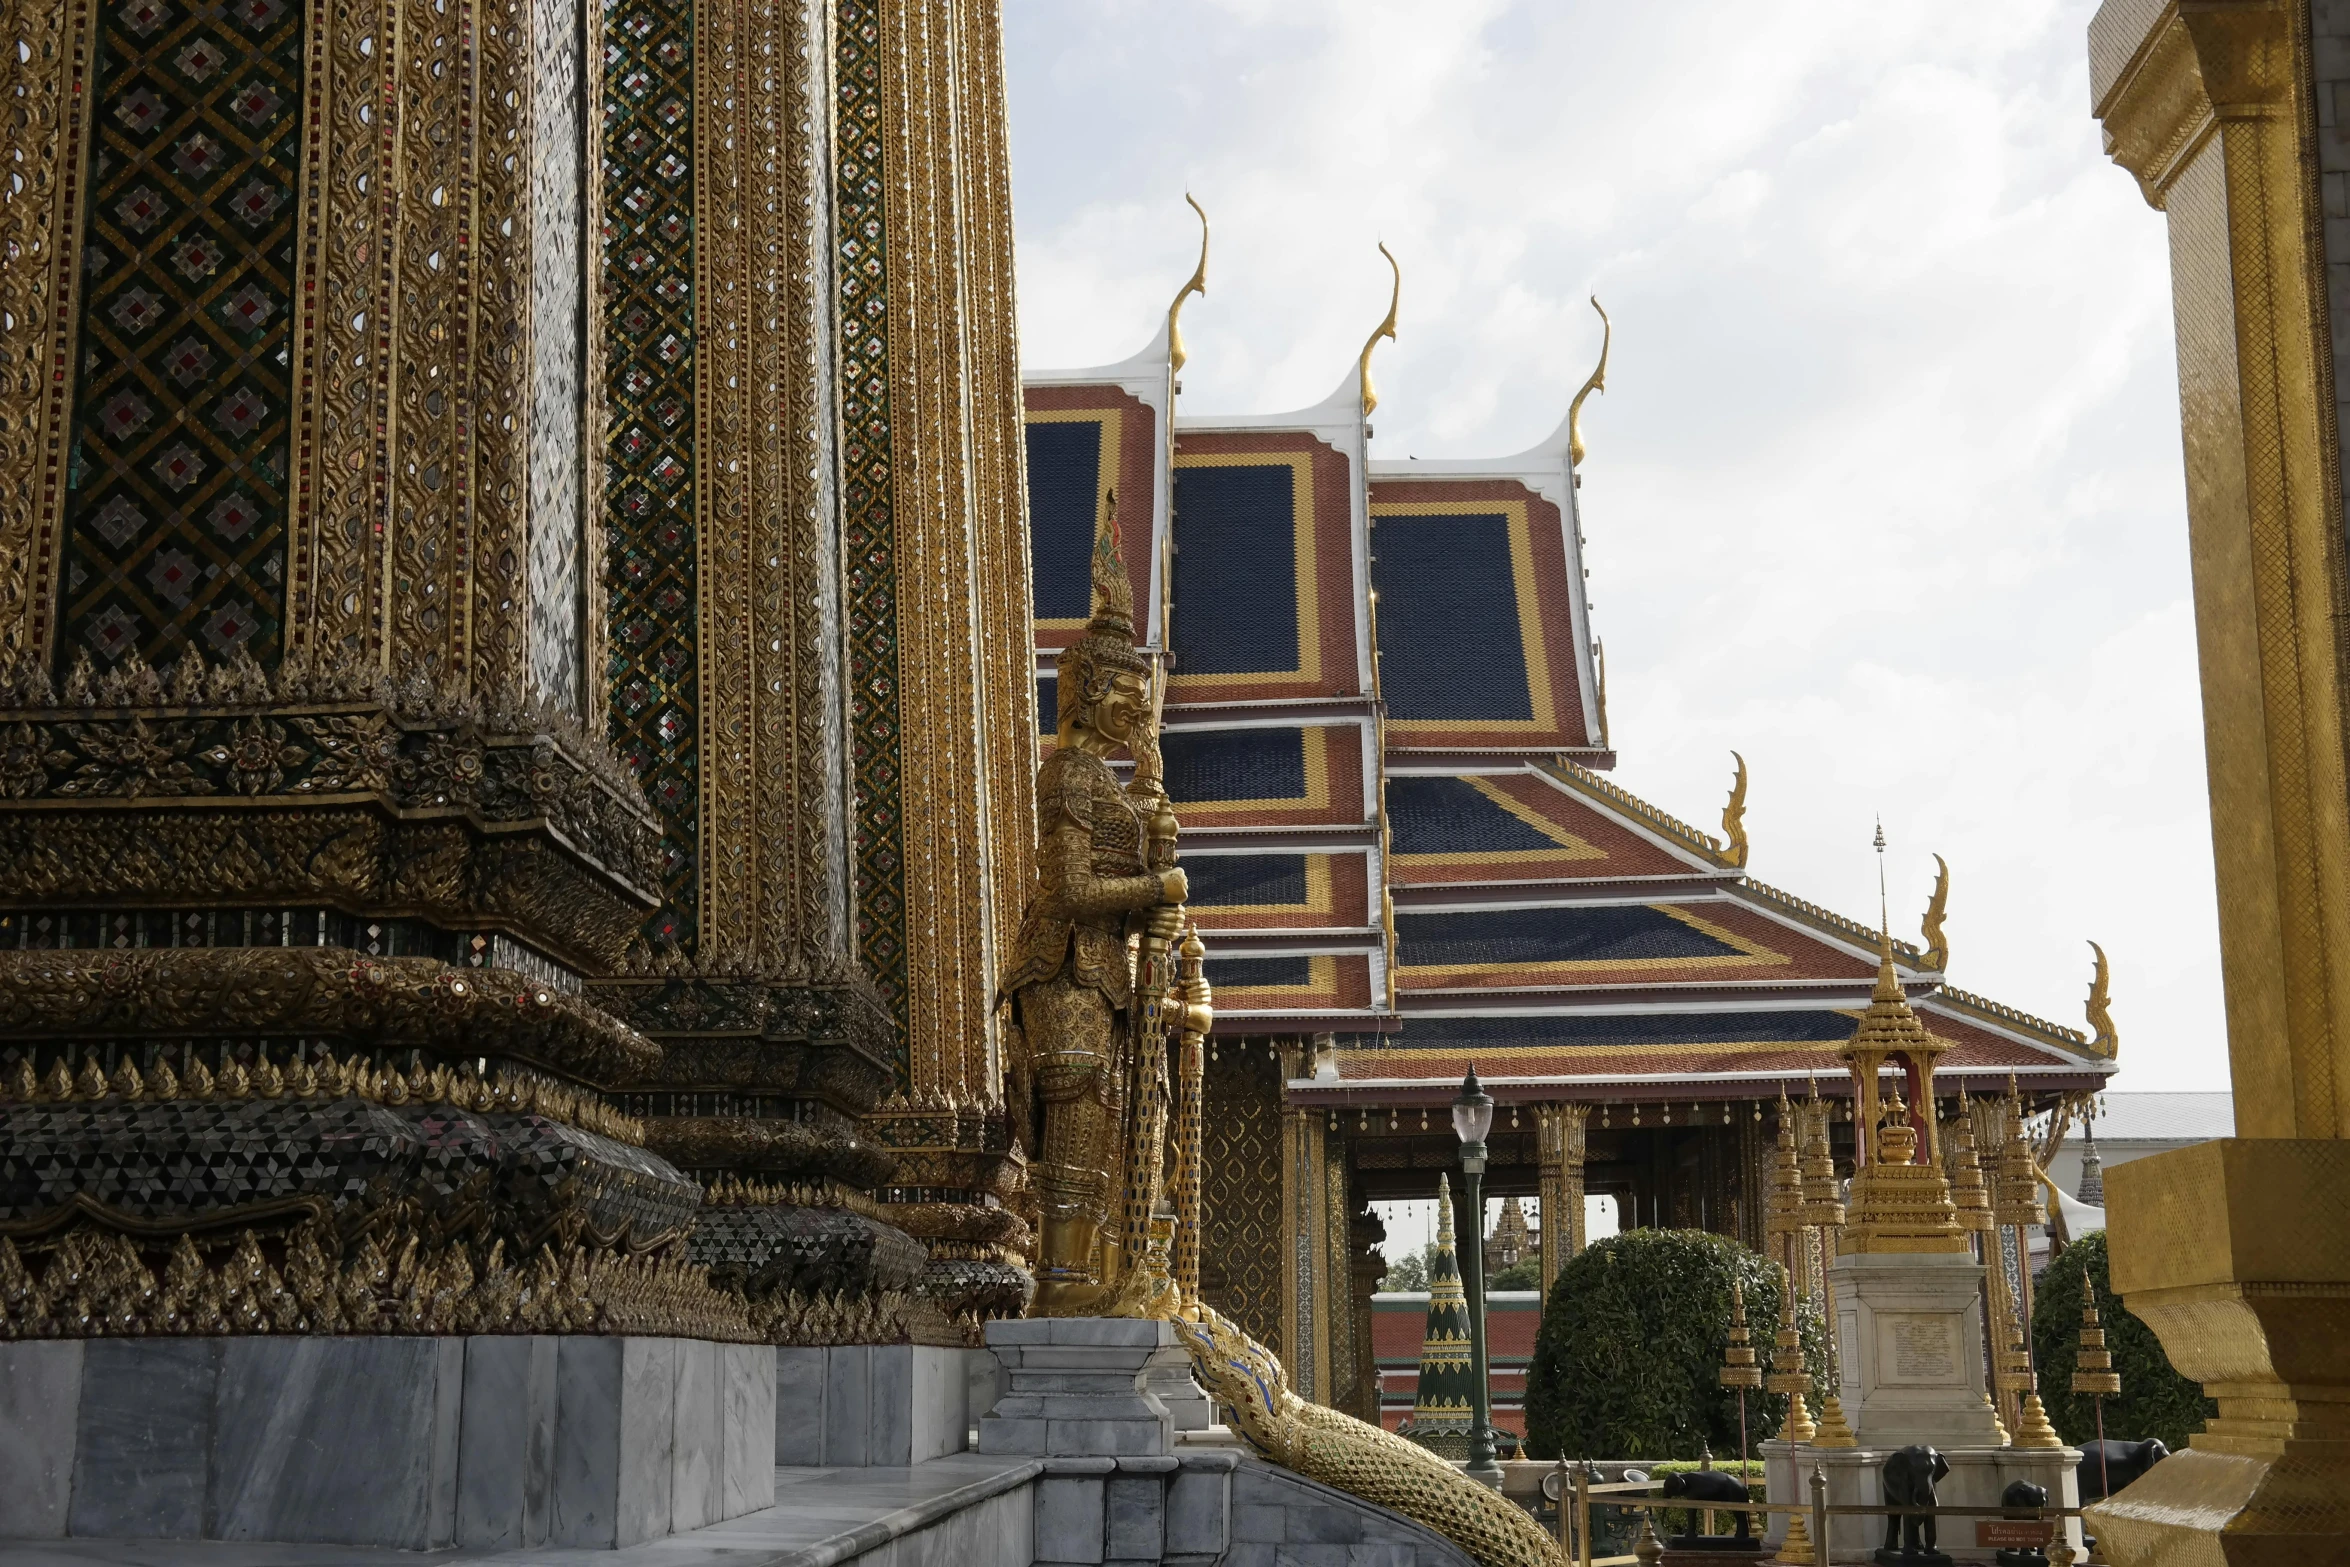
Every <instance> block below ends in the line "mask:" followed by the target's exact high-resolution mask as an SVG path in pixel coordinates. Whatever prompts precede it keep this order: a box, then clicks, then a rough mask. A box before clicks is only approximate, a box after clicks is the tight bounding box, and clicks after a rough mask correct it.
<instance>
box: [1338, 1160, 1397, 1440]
mask: <svg viewBox="0 0 2350 1567" xmlns="http://www.w3.org/2000/svg"><path fill="white" fill-rule="evenodd" d="M1346 1230H1347V1274H1348V1282H1349V1284H1350V1285H1351V1290H1350V1299H1351V1301H1352V1304H1353V1315H1352V1319H1351V1320H1352V1323H1353V1327H1354V1353H1353V1357H1352V1359H1353V1378H1354V1380H1353V1396H1352V1397H1351V1398H1350V1399H1349V1400H1348V1402H1347V1403H1346V1405H1345V1406H1344V1408H1345V1410H1346V1412H1347V1413H1348V1414H1350V1415H1353V1416H1354V1417H1355V1418H1356V1419H1357V1420H1362V1421H1367V1422H1369V1423H1370V1424H1372V1425H1377V1424H1378V1423H1379V1350H1378V1346H1377V1344H1376V1343H1375V1342H1374V1338H1373V1324H1372V1320H1371V1297H1372V1296H1373V1295H1374V1294H1376V1293H1377V1292H1378V1289H1379V1281H1380V1280H1381V1279H1383V1278H1385V1277H1386V1276H1387V1258H1386V1256H1385V1255H1384V1254H1383V1253H1382V1252H1381V1251H1380V1249H1379V1247H1380V1243H1381V1242H1383V1241H1385V1240H1386V1239H1387V1226H1386V1225H1384V1224H1382V1223H1380V1222H1379V1216H1378V1215H1377V1214H1375V1213H1373V1212H1372V1211H1371V1206H1370V1204H1369V1203H1361V1204H1357V1205H1356V1206H1355V1208H1354V1210H1353V1211H1352V1212H1351V1213H1349V1214H1348V1215H1347V1219H1346Z"/></svg>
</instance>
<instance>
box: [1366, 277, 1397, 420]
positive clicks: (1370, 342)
mask: <svg viewBox="0 0 2350 1567" xmlns="http://www.w3.org/2000/svg"><path fill="white" fill-rule="evenodd" d="M1379 254H1381V255H1382V256H1385V257H1386V258H1387V265H1388V266H1389V267H1390V268H1392V269H1393V270H1394V272H1395V290H1394V292H1393V293H1391V294H1389V295H1388V296H1387V319H1386V320H1384V321H1382V322H1380V323H1379V324H1378V325H1377V326H1375V327H1373V328H1371V335H1370V336H1369V337H1366V338H1364V339H1363V354H1362V357H1361V358H1360V359H1358V360H1356V361H1355V373H1356V375H1358V376H1359V377H1360V378H1361V383H1362V389H1363V417H1364V418H1366V419H1368V418H1370V417H1371V410H1372V409H1374V408H1376V407H1378V406H1379V394H1378V393H1377V392H1375V391H1373V390H1372V389H1371V350H1372V349H1374V348H1377V347H1378V346H1379V339H1381V338H1383V337H1384V338H1386V339H1387V340H1388V341H1389V342H1391V343H1392V342H1394V341H1395V312H1396V308H1397V307H1398V306H1400V305H1401V304H1402V303H1403V267H1402V265H1401V264H1400V263H1398V262H1397V261H1396V259H1395V252H1394V251H1392V250H1389V249H1388V248H1387V242H1386V241H1385V240H1381V241H1380V242H1379Z"/></svg>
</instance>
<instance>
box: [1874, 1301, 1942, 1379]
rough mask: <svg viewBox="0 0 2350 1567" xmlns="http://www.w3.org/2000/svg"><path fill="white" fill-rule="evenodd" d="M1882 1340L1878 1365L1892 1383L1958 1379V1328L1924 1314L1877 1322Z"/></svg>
mask: <svg viewBox="0 0 2350 1567" xmlns="http://www.w3.org/2000/svg"><path fill="white" fill-rule="evenodd" d="M1877 1323H1878V1326H1879V1327H1880V1328H1881V1329H1882V1330H1883V1337H1882V1338H1881V1339H1880V1340H1879V1341H1878V1342H1879V1344H1880V1346H1881V1347H1882V1349H1883V1351H1884V1353H1883V1356H1882V1358H1881V1361H1880V1364H1881V1365H1882V1366H1883V1368H1884V1374H1885V1379H1886V1380H1887V1381H1891V1382H1949V1381H1953V1380H1955V1379H1956V1378H1957V1376H1958V1324H1957V1323H1955V1322H1953V1321H1952V1320H1951V1319H1950V1318H1948V1317H1946V1316H1941V1315H1938V1314H1936V1315H1929V1314H1927V1313H1924V1312H1904V1313H1901V1314H1898V1315H1896V1314H1892V1313H1888V1314H1886V1315H1883V1316H1880V1317H1879V1318H1877Z"/></svg>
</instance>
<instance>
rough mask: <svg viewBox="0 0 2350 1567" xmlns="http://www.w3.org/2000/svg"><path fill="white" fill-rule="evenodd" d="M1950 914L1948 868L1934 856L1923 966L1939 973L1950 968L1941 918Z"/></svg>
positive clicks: (1927, 903)
mask: <svg viewBox="0 0 2350 1567" xmlns="http://www.w3.org/2000/svg"><path fill="white" fill-rule="evenodd" d="M1949 912H1950V867H1949V865H1947V864H1946V863H1944V861H1943V859H1942V856H1941V855H1939V854H1937V855H1935V856H1934V895H1933V896H1932V897H1931V898H1928V899H1927V900H1926V920H1925V946H1926V952H1925V957H1924V959H1923V960H1922V961H1923V963H1924V966H1925V967H1927V968H1930V969H1933V970H1935V971H1936V972H1940V971H1942V970H1945V969H1947V968H1949V967H1950V938H1949V937H1948V936H1946V935H1944V934H1943V933H1942V917H1943V916H1944V915H1945V914H1947V913H1949Z"/></svg>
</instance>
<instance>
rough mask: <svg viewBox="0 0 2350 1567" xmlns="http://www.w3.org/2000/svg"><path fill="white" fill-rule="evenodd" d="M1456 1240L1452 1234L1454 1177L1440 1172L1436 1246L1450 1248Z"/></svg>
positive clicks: (1437, 1198) (1437, 1189) (1437, 1192)
mask: <svg viewBox="0 0 2350 1567" xmlns="http://www.w3.org/2000/svg"><path fill="white" fill-rule="evenodd" d="M1455 1238H1456V1237H1455V1236H1454V1235H1453V1232H1452V1177H1451V1176H1449V1175H1447V1174H1445V1173H1444V1172H1443V1171H1441V1170H1440V1171H1438V1172H1437V1175H1436V1244H1437V1245H1439V1246H1450V1245H1451V1244H1452V1243H1453V1241H1454V1239H1455Z"/></svg>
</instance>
